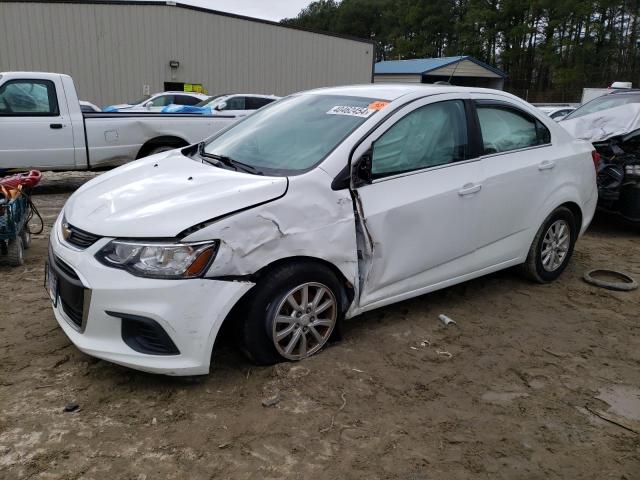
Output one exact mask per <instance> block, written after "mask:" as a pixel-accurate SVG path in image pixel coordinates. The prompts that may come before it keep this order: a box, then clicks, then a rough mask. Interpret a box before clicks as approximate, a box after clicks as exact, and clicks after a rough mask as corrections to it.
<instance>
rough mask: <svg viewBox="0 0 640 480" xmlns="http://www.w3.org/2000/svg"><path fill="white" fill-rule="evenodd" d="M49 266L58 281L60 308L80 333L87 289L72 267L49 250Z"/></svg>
mask: <svg viewBox="0 0 640 480" xmlns="http://www.w3.org/2000/svg"><path fill="white" fill-rule="evenodd" d="M49 264H50V265H51V266H52V267H53V270H54V272H55V275H56V277H57V280H58V300H59V302H60V306H61V307H62V310H63V311H64V313H65V315H66V316H67V318H68V319H69V320H70V321H71V323H73V325H75V326H76V327H78V329H79V330H80V331H82V330H83V318H84V303H85V292H86V291H87V289H86V288H84V285H83V284H82V281H81V280H80V278H79V277H78V274H77V273H76V272H75V270H74V269H73V267H71V266H70V265H68V264H67V263H66V262H64V261H63V260H62V259H60V258H58V257H57V256H56V255H54V254H53V252H52V251H51V250H49Z"/></svg>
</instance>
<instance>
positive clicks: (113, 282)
mask: <svg viewBox="0 0 640 480" xmlns="http://www.w3.org/2000/svg"><path fill="white" fill-rule="evenodd" d="M60 223H61V217H59V218H58V220H57V221H56V224H55V225H54V228H53V230H52V232H51V237H50V240H49V242H50V254H51V255H53V256H54V257H57V258H59V259H60V260H62V261H63V262H64V263H65V264H66V265H68V266H69V267H71V268H72V269H73V272H74V273H75V274H76V275H77V279H78V280H79V281H80V282H81V284H82V286H83V287H84V289H85V295H84V299H85V301H84V311H83V317H84V318H83V319H82V325H81V326H79V325H78V319H77V318H76V319H75V322H74V319H72V318H71V317H70V316H69V315H68V314H67V313H66V312H65V309H64V308H63V305H62V302H61V301H58V302H57V305H56V306H54V308H53V312H54V315H55V317H56V320H57V321H58V323H59V324H60V326H61V327H62V329H63V330H64V332H65V333H66V334H67V336H68V337H69V339H70V340H71V341H72V342H73V343H74V344H75V345H76V346H77V347H78V348H79V349H80V350H82V351H83V352H85V353H87V354H89V355H92V356H95V357H98V358H102V359H104V360H108V361H110V362H113V363H117V364H120V365H124V366H126V367H131V368H135V369H137V370H143V371H147V372H152V373H163V374H167V375H199V374H205V373H207V372H208V371H209V363H210V360H211V352H212V349H213V344H214V342H215V339H216V336H217V334H218V331H219V329H220V326H221V325H222V322H223V321H224V319H225V318H226V317H227V315H228V313H229V312H230V311H231V309H232V308H233V306H234V305H235V304H236V303H237V302H238V300H239V299H240V298H241V297H242V295H244V293H246V292H247V291H248V290H249V289H250V288H251V287H252V286H253V285H254V284H253V283H250V282H227V281H218V280H209V279H204V278H198V279H190V280H157V279H147V278H141V277H136V276H134V275H131V274H130V273H127V272H125V271H123V270H118V269H115V268H109V267H107V266H105V265H102V264H101V263H100V262H98V261H97V260H96V259H95V257H94V255H95V253H96V252H97V251H98V250H100V249H101V248H102V247H103V246H104V245H105V244H106V243H108V242H109V241H110V240H111V239H110V238H102V239H100V240H98V241H97V242H96V243H95V244H93V245H92V246H90V247H89V248H87V249H85V250H79V249H78V248H76V247H74V246H73V245H70V244H68V243H66V242H65V241H64V240H63V239H62V238H61V235H60V231H61V229H60ZM107 312H110V313H107ZM113 312H118V313H119V314H125V315H129V316H131V317H144V318H146V319H151V320H152V321H154V322H155V323H157V324H158V325H159V326H160V327H162V329H163V330H164V331H165V332H166V334H167V335H168V336H169V337H170V339H171V341H172V342H173V343H174V344H175V346H176V347H177V350H178V352H179V353H178V354H174V355H153V354H146V353H141V352H139V351H136V350H134V349H133V348H131V347H130V346H129V345H128V344H127V343H125V341H124V340H123V333H122V319H121V318H119V317H118V316H114V315H113Z"/></svg>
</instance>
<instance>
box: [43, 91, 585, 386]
mask: <svg viewBox="0 0 640 480" xmlns="http://www.w3.org/2000/svg"><path fill="white" fill-rule="evenodd" d="M592 150H593V148H592V147H591V145H590V144H589V143H587V142H583V141H580V140H574V139H573V138H571V137H570V135H569V134H568V133H567V132H566V131H565V130H563V129H562V128H561V127H559V126H558V125H557V124H556V122H554V121H553V120H552V119H550V118H549V117H547V116H546V115H544V114H543V113H541V112H540V111H538V110H537V109H535V108H534V107H532V106H530V105H529V104H527V103H525V102H523V101H521V100H519V99H518V98H516V97H514V96H512V95H509V94H507V93H503V92H497V91H491V90H483V89H472V88H462V87H449V86H448V87H437V86H425V85H419V86H412V85H397V86H390V85H363V86H353V87H340V88H329V89H320V90H314V91H310V92H305V93H301V94H296V95H292V96H289V97H287V98H284V99H282V100H280V101H278V102H275V103H273V104H271V105H269V106H267V107H265V108H264V109H261V110H259V111H258V112H256V113H255V114H254V115H251V116H250V117H247V118H246V119H244V120H243V121H241V122H239V123H237V124H236V125H234V126H233V127H231V128H228V129H226V130H224V131H222V132H220V133H218V134H216V135H215V136H214V137H212V138H210V139H209V140H207V141H206V142H203V143H202V144H200V145H193V146H191V147H187V148H184V149H182V150H174V151H171V152H164V153H161V154H157V155H154V156H151V157H149V158H146V159H143V160H140V161H136V162H134V163H131V164H129V165H126V166H123V167H120V168H117V169H115V170H112V171H111V172H108V173H106V174H104V175H101V176H100V177H97V178H96V179H94V180H92V181H90V182H89V183H87V184H86V185H84V186H83V187H82V188H80V189H79V190H78V191H77V192H75V193H74V194H73V195H72V196H71V198H70V199H69V201H68V202H67V204H66V205H65V207H64V209H63V211H62V213H61V214H60V216H59V218H58V219H57V221H56V224H55V227H54V229H53V231H52V233H51V238H50V253H49V262H48V268H47V288H48V290H49V292H50V294H51V298H52V302H53V309H54V313H55V316H56V318H57V320H58V322H59V324H60V325H61V327H62V329H63V330H64V331H65V332H66V334H67V335H68V336H69V338H70V339H71V340H72V341H73V342H74V343H75V344H76V345H77V346H78V347H79V348H80V349H81V350H82V351H84V352H86V353H88V354H90V355H94V356H96V357H100V358H103V359H106V360H109V361H112V362H115V363H118V364H121V365H126V366H129V367H133V368H136V369H140V370H145V371H150V372H159V373H165V374H170V375H191V374H203V373H206V372H208V370H209V364H210V360H211V355H212V351H213V347H214V343H215V341H216V338H217V337H218V333H219V332H220V329H221V327H222V326H223V324H225V326H227V327H230V328H232V329H233V330H235V331H236V333H237V335H238V338H239V339H240V340H241V342H242V345H243V349H244V350H245V351H246V352H247V353H248V355H249V356H250V357H251V358H252V359H253V360H254V361H255V362H256V363H260V364H269V363H273V362H278V361H281V360H300V359H303V358H305V357H308V356H309V355H312V354H314V353H316V352H317V351H318V350H320V349H321V348H322V347H323V346H325V345H326V343H327V341H328V340H329V338H330V337H332V334H333V333H334V332H335V331H336V329H337V326H338V325H339V322H340V321H341V320H342V319H344V318H348V317H352V316H354V315H357V314H360V313H362V312H365V311H367V310H372V309H374V308H377V307H381V306H384V305H388V304H390V303H394V302H398V301H401V300H404V299H407V298H411V297H414V296H417V295H421V294H423V293H426V292H430V291H433V290H437V289H440V288H444V287H447V286H449V285H453V284H456V283H459V282H463V281H465V280H469V279H471V278H474V277H478V276H481V275H484V274H487V273H490V272H493V271H496V270H500V269H503V268H507V267H510V266H514V265H522V267H523V269H524V270H525V272H526V273H527V274H528V275H529V276H530V277H531V278H532V279H534V280H536V281H539V282H546V281H551V280H554V279H555V278H557V277H558V276H559V275H560V273H561V272H562V271H563V270H564V268H565V267H566V265H567V262H568V261H569V259H570V257H571V253H572V250H573V247H574V244H575V242H576V240H577V238H578V237H579V235H580V234H582V232H584V230H585V229H586V228H587V226H588V225H589V223H590V221H591V219H592V216H593V212H594V208H595V205H596V200H597V192H596V184H595V169H594V164H593V161H592Z"/></svg>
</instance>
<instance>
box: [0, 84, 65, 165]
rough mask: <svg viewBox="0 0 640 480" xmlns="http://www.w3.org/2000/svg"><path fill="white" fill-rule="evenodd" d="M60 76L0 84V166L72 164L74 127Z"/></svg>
mask: <svg viewBox="0 0 640 480" xmlns="http://www.w3.org/2000/svg"><path fill="white" fill-rule="evenodd" d="M63 92H64V90H63V88H62V83H61V81H60V78H59V77H54V78H53V79H38V78H33V79H10V80H7V81H6V82H4V83H2V85H0V169H7V168H21V169H24V168H36V167H37V168H53V169H55V168H71V167H73V166H74V165H75V160H74V154H75V149H74V144H73V129H72V125H71V119H70V118H69V112H68V108H67V104H66V98H65V96H64V94H63Z"/></svg>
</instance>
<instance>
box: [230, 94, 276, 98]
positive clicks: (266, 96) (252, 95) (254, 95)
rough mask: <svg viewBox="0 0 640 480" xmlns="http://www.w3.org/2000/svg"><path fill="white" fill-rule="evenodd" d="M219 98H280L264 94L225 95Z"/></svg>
mask: <svg viewBox="0 0 640 480" xmlns="http://www.w3.org/2000/svg"><path fill="white" fill-rule="evenodd" d="M220 96H221V97H237V96H244V97H258V98H280V97H277V96H275V95H265V94H264V93H225V94H222V95H220Z"/></svg>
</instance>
